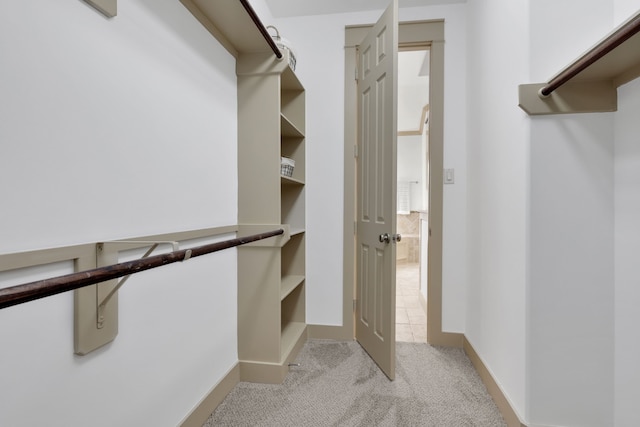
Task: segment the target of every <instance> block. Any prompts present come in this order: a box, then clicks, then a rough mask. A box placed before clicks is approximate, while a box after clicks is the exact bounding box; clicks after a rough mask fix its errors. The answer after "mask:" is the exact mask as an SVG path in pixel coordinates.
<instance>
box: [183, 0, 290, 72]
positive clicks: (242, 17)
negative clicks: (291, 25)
mask: <svg viewBox="0 0 640 427" xmlns="http://www.w3.org/2000/svg"><path fill="white" fill-rule="evenodd" d="M180 2H181V3H182V4H183V5H184V6H185V7H186V8H187V9H189V11H190V12H191V13H192V14H193V16H195V18H196V19H197V20H198V21H200V23H201V24H202V26H204V27H205V28H206V29H207V30H208V31H209V32H210V33H211V34H212V35H213V36H214V37H215V38H216V39H217V40H218V41H219V42H220V44H221V45H223V46H224V47H225V48H226V49H227V50H228V51H229V53H231V54H232V55H233V56H235V57H236V58H237V57H238V56H239V55H240V54H242V53H259V52H270V51H273V53H274V54H275V55H276V57H277V58H279V59H280V58H282V57H283V55H282V53H281V52H280V50H279V49H278V47H277V46H276V44H275V42H274V41H273V39H272V38H271V36H270V35H269V33H268V32H267V29H266V28H265V26H264V25H263V24H262V22H260V18H258V16H257V15H256V13H255V12H254V11H253V9H252V8H251V5H250V4H249V2H248V1H247V0H180Z"/></svg>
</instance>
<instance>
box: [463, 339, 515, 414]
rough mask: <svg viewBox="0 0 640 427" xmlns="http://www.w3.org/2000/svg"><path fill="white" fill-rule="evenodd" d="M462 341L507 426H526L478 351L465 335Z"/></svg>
mask: <svg viewBox="0 0 640 427" xmlns="http://www.w3.org/2000/svg"><path fill="white" fill-rule="evenodd" d="M463 342H464V344H463V348H464V352H465V353H466V354H467V356H468V357H469V359H470V360H471V363H472V364H473V367H474V368H475V369H476V372H478V375H480V379H482V382H483V383H484V386H485V387H486V388H487V391H488V392H489V395H490V396H491V398H492V399H493V401H494V402H495V403H496V406H497V407H498V410H500V413H501V414H502V418H504V420H505V422H506V423H507V425H508V426H509V427H527V425H526V424H524V423H523V422H522V421H521V420H520V417H518V414H517V413H516V411H515V410H514V409H513V407H512V406H511V403H509V400H508V399H507V398H506V396H505V395H504V393H503V392H502V389H501V388H500V386H498V383H497V382H496V381H495V380H494V379H493V376H492V375H491V372H489V370H488V369H487V367H486V366H485V364H484V363H483V362H482V360H481V359H480V356H478V353H476V351H475V350H474V349H473V346H472V345H471V343H470V342H469V341H468V340H467V337H463Z"/></svg>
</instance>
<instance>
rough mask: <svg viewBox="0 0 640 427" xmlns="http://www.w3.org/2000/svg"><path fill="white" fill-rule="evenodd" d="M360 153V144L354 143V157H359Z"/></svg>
mask: <svg viewBox="0 0 640 427" xmlns="http://www.w3.org/2000/svg"><path fill="white" fill-rule="evenodd" d="M358 154H360V152H359V151H358V145H354V146H353V157H355V158H356V159H357V158H358Z"/></svg>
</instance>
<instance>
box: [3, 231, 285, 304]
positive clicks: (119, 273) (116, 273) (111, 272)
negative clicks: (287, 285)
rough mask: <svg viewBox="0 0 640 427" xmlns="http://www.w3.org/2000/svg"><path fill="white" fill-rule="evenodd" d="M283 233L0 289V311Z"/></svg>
mask: <svg viewBox="0 0 640 427" xmlns="http://www.w3.org/2000/svg"><path fill="white" fill-rule="evenodd" d="M281 234H284V230H282V229H280V230H274V231H269V232H266V233H260V234H253V235H251V236H247V237H240V238H237V239H231V240H225V241H223V242H217V243H211V244H208V245H203V246H198V247H195V248H191V249H182V250H178V251H173V252H170V253H168V254H162V255H155V256H150V257H148V258H142V259H137V260H134V261H128V262H123V263H120V264H114V265H108V266H106V267H99V268H94V269H93V270H86V271H80V272H78V273H71V274H67V275H64V276H59V277H53V278H50V279H45V280H39V281H36V282H31V283H25V284H23V285H16V286H11V287H8V288H4V289H0V309H2V308H6V307H11V306H13V305H17V304H22V303H25V302H29V301H33V300H36V299H40V298H44V297H48V296H51V295H56V294H59V293H62V292H66V291H71V290H73V289H78V288H82V287H85V286H89V285H94V284H96V283H100V282H104V281H106V280H111V279H117V278H118V277H123V276H128V275H130V274H135V273H139V272H141V271H145V270H149V269H152V268H156V267H161V266H163V265H167V264H171V263H174V262H177V261H186V260H187V259H189V258H193V257H197V256H200V255H206V254H210V253H212V252H217V251H220V250H223V249H228V248H232V247H234V246H240V245H244V244H246V243H251V242H255V241H257V240H262V239H267V238H269V237H274V236H279V235H281Z"/></svg>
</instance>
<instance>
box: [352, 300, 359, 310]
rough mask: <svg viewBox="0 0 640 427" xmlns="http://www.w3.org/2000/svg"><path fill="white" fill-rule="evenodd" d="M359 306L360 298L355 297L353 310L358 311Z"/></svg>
mask: <svg viewBox="0 0 640 427" xmlns="http://www.w3.org/2000/svg"><path fill="white" fill-rule="evenodd" d="M357 306H358V300H357V299H354V300H353V311H356V307H357Z"/></svg>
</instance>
